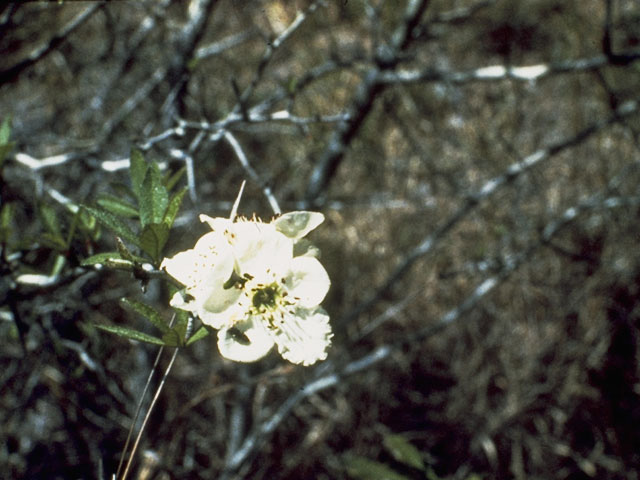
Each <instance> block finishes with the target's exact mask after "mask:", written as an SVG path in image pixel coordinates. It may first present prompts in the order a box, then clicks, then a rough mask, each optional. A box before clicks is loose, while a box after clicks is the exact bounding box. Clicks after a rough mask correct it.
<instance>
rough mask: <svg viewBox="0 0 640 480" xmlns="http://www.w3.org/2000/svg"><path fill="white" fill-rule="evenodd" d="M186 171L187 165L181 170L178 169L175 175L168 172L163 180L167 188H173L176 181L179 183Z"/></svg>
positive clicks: (169, 189)
mask: <svg viewBox="0 0 640 480" xmlns="http://www.w3.org/2000/svg"><path fill="white" fill-rule="evenodd" d="M186 171H187V167H182V168H181V169H180V170H178V171H176V172H175V173H174V174H173V175H172V174H171V172H167V174H166V175H165V176H164V179H163V180H162V183H163V184H164V186H165V187H167V190H168V191H169V192H170V191H171V190H173V187H175V186H176V183H178V181H179V180H180V179H181V178H182V176H183V175H184V174H185V172H186Z"/></svg>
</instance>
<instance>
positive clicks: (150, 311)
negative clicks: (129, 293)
mask: <svg viewBox="0 0 640 480" xmlns="http://www.w3.org/2000/svg"><path fill="white" fill-rule="evenodd" d="M122 303H124V304H125V305H127V306H128V307H130V308H131V309H132V310H133V311H135V312H137V313H139V314H140V315H142V316H143V317H144V318H146V319H147V320H149V321H150V322H151V323H152V324H153V325H154V326H155V327H156V328H157V329H158V330H160V331H161V332H162V333H167V332H168V331H169V330H170V329H169V325H168V324H167V322H165V320H164V319H163V318H162V315H160V313H159V312H157V311H156V310H155V309H154V308H153V307H151V306H150V305H147V304H145V303H142V302H139V301H138V300H133V299H132V298H123V299H122Z"/></svg>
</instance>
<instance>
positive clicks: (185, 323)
mask: <svg viewBox="0 0 640 480" xmlns="http://www.w3.org/2000/svg"><path fill="white" fill-rule="evenodd" d="M174 311H175V315H176V323H175V325H174V327H173V330H174V331H175V332H176V333H177V334H178V337H179V338H180V345H184V344H185V343H186V342H185V339H186V336H187V328H188V327H189V317H190V314H189V312H186V311H184V310H180V309H176V310H174Z"/></svg>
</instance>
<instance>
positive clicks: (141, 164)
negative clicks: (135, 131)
mask: <svg viewBox="0 0 640 480" xmlns="http://www.w3.org/2000/svg"><path fill="white" fill-rule="evenodd" d="M148 168H149V166H148V165H147V162H145V160H144V157H143V156H142V152H141V151H140V150H136V149H135V148H134V149H132V150H131V157H130V164H129V176H130V177H131V188H132V189H133V193H134V194H135V196H136V197H137V198H140V195H141V193H142V182H144V177H145V175H146V174H147V170H148Z"/></svg>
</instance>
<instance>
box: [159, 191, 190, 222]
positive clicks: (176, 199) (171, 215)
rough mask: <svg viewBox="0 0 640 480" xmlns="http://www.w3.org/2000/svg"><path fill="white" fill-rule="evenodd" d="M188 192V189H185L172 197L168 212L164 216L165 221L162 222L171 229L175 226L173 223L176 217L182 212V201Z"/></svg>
mask: <svg viewBox="0 0 640 480" xmlns="http://www.w3.org/2000/svg"><path fill="white" fill-rule="evenodd" d="M187 190H188V188H187V187H184V188H183V189H182V190H180V191H179V192H177V193H176V194H175V195H173V196H172V197H171V200H170V201H169V206H168V207H167V212H166V213H165V214H164V219H163V220H162V223H164V224H165V225H166V226H167V227H168V228H171V227H172V226H173V222H174V221H175V219H176V215H177V214H178V211H179V210H180V205H181V204H182V199H183V198H184V194H185V193H187Z"/></svg>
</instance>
